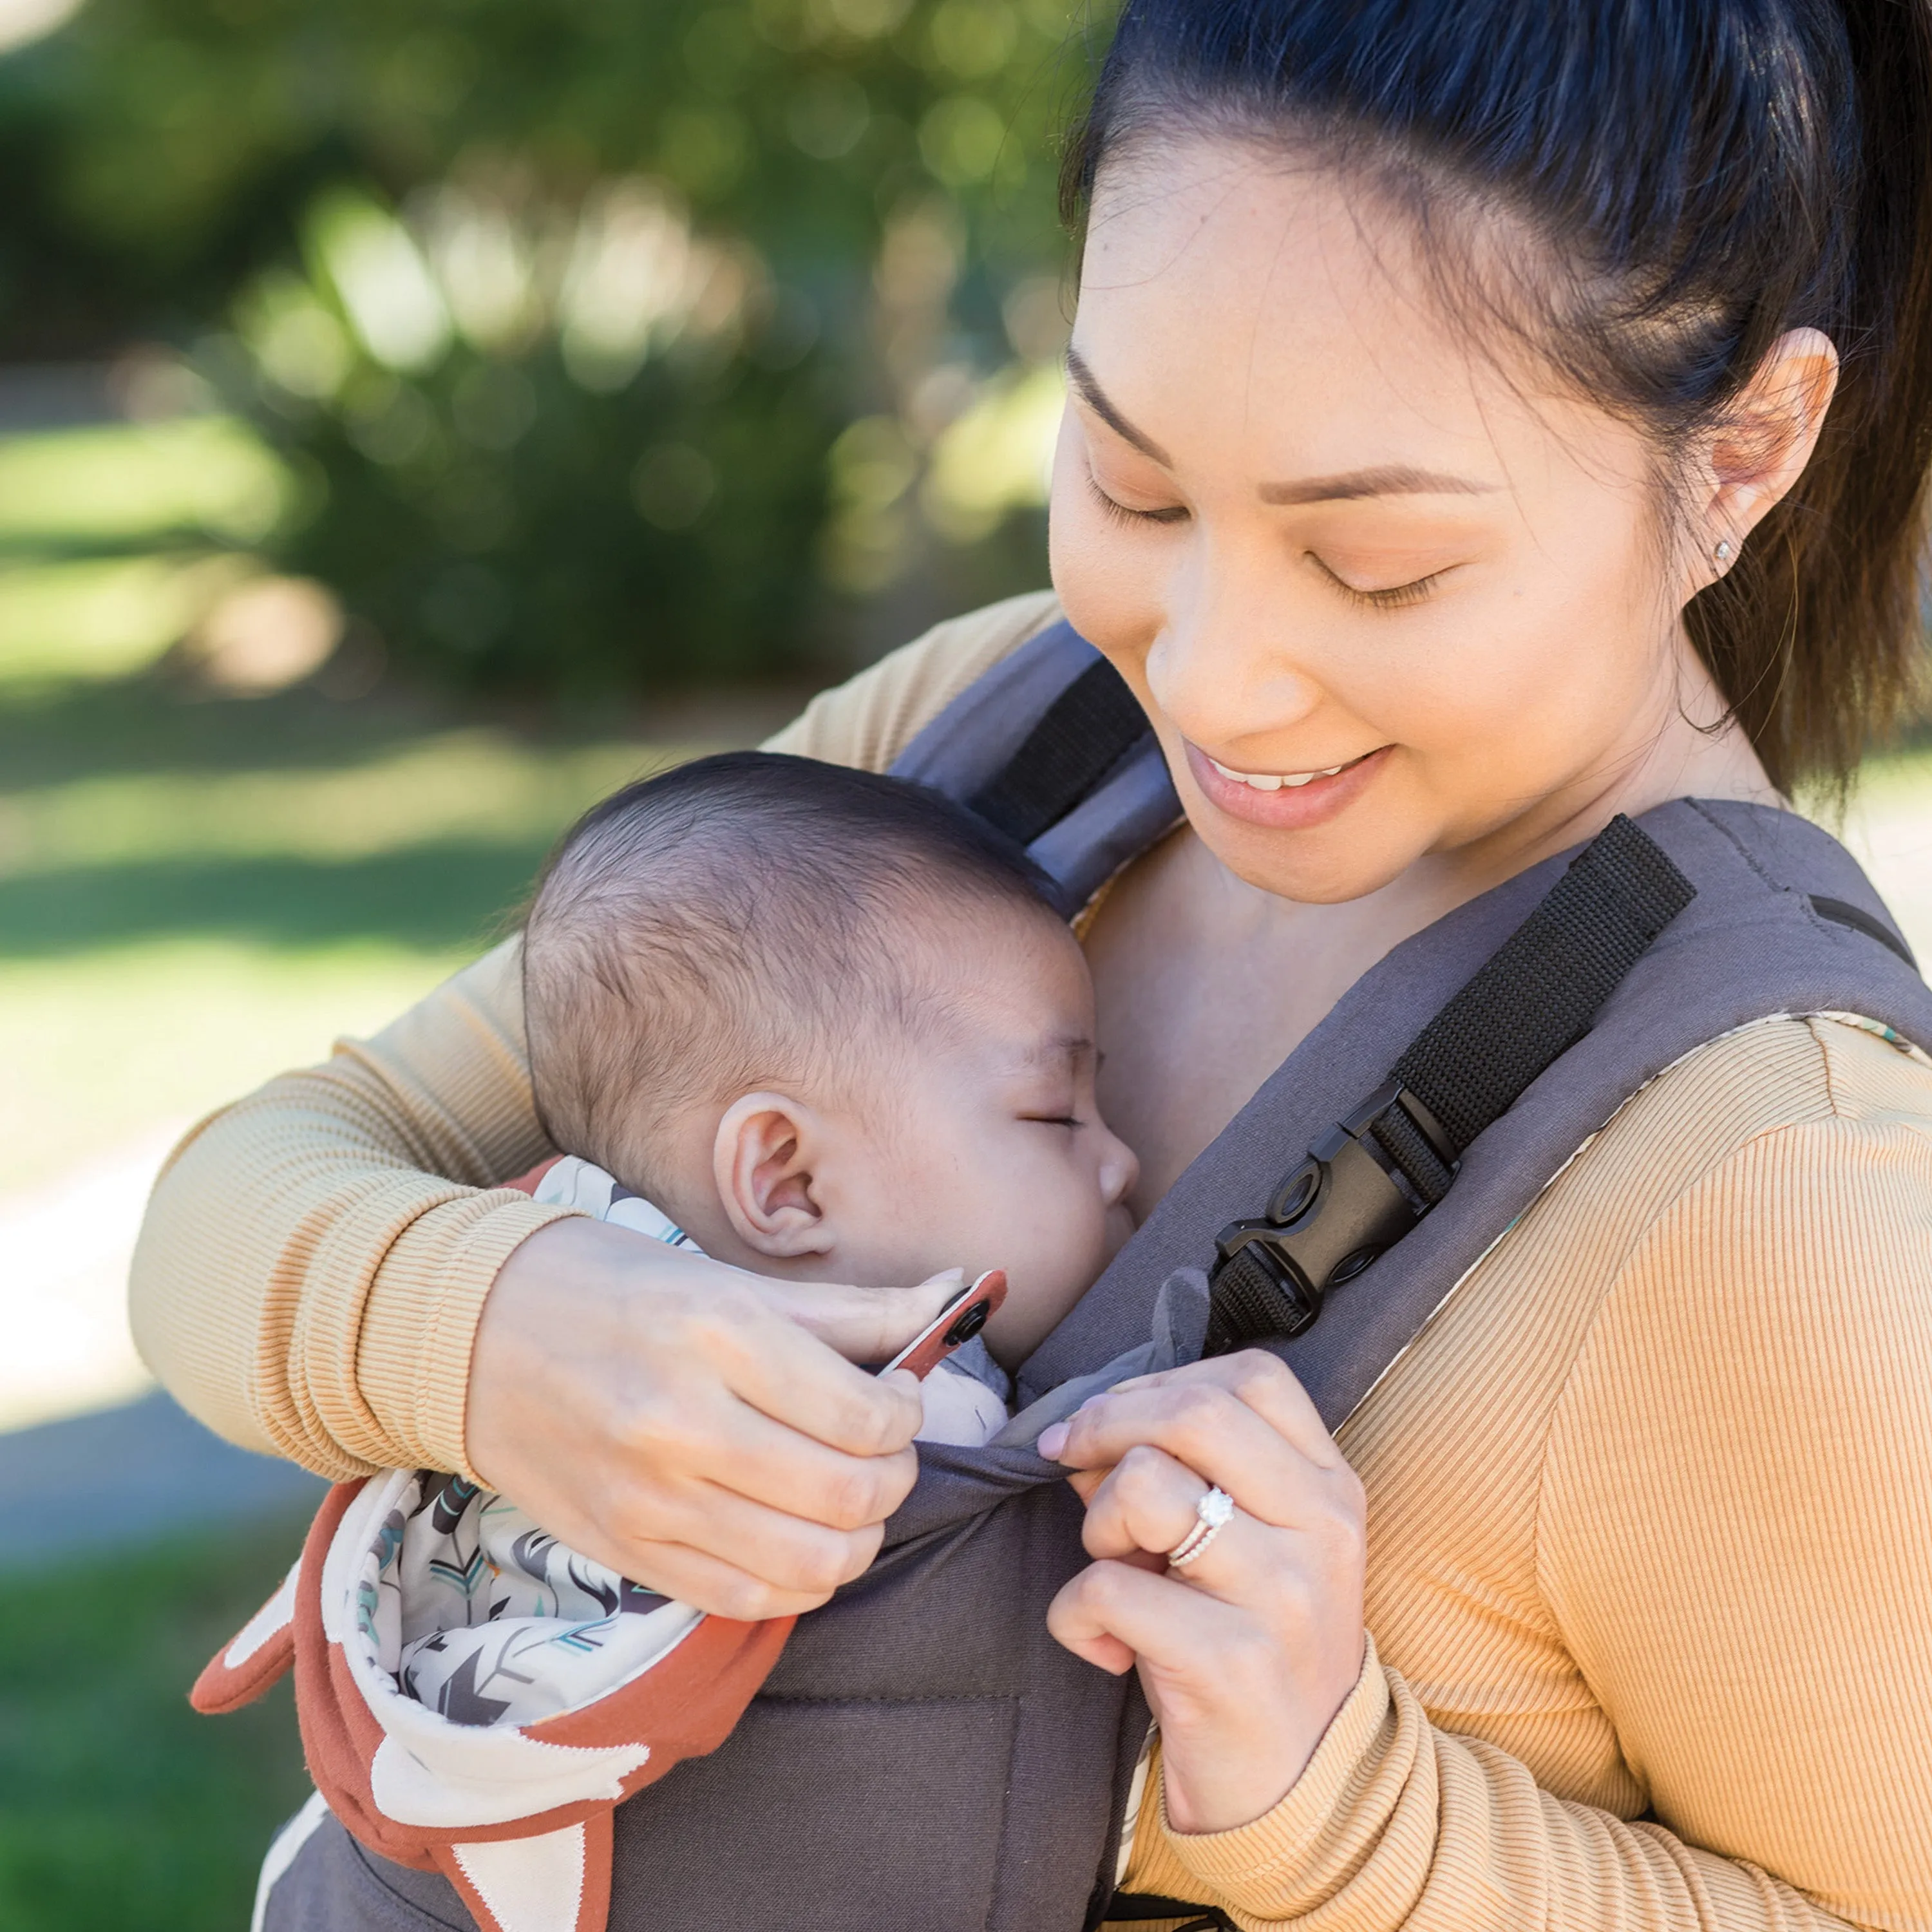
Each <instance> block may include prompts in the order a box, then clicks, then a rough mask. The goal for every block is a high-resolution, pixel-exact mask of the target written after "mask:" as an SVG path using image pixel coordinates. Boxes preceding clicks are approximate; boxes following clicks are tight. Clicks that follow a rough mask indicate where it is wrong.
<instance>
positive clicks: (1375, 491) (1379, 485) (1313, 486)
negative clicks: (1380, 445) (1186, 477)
mask: <svg viewBox="0 0 1932 1932" xmlns="http://www.w3.org/2000/svg"><path fill="white" fill-rule="evenodd" d="M1499 487H1500V485H1499V484H1494V483H1477V482H1473V481H1471V480H1470V478H1468V477H1466V476H1445V475H1442V472H1440V471H1439V470H1434V469H1411V468H1410V467H1409V466H1408V465H1407V464H1406V463H1385V464H1383V465H1382V467H1381V468H1379V469H1352V470H1350V471H1349V472H1348V473H1347V474H1346V475H1341V476H1310V477H1306V478H1303V479H1302V481H1300V482H1298V483H1264V484H1262V486H1261V488H1260V490H1259V492H1258V493H1259V496H1260V497H1261V499H1262V502H1264V503H1338V502H1347V501H1349V499H1351V498H1352V497H1356V496H1487V495H1488V494H1490V492H1491V491H1493V490H1496V489H1497V488H1499Z"/></svg>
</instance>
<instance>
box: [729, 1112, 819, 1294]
mask: <svg viewBox="0 0 1932 1932" xmlns="http://www.w3.org/2000/svg"><path fill="white" fill-rule="evenodd" d="M823 1139H824V1134H823V1123H822V1122H821V1121H820V1119H819V1117H818V1116H817V1115H816V1114H815V1113H814V1112H813V1111H812V1110H811V1109H810V1108H809V1107H806V1106H802V1105H800V1103H799V1102H797V1101H796V1100H790V1099H787V1097H785V1096H784V1094H746V1095H745V1097H744V1098H743V1099H742V1100H734V1101H733V1103H731V1105H730V1106H729V1107H728V1108H727V1109H725V1112H724V1118H723V1119H722V1120H721V1121H719V1122H718V1132H717V1135H716V1136H715V1139H713V1141H712V1148H711V1164H712V1175H713V1178H715V1181H717V1184H718V1199H719V1200H720V1201H721V1202H722V1203H723V1204H724V1212H725V1214H727V1216H728V1217H730V1223H731V1226H732V1229H733V1232H734V1233H736V1235H737V1237H738V1238H739V1240H740V1241H742V1242H743V1243H744V1244H745V1246H746V1247H748V1248H750V1249H751V1250H753V1251H754V1253H757V1254H761V1255H769V1256H772V1258H773V1259H787V1258H790V1257H795V1256H800V1255H822V1254H825V1253H829V1251H830V1249H831V1247H832V1226H831V1223H829V1221H828V1220H826V1215H825V1212H824V1210H823V1208H821V1207H820V1204H819V1202H817V1199H814V1195H813V1191H812V1177H813V1174H814V1170H815V1169H816V1168H817V1165H818V1163H819V1160H820V1157H821V1156H822V1154H823V1151H824V1150H823Z"/></svg>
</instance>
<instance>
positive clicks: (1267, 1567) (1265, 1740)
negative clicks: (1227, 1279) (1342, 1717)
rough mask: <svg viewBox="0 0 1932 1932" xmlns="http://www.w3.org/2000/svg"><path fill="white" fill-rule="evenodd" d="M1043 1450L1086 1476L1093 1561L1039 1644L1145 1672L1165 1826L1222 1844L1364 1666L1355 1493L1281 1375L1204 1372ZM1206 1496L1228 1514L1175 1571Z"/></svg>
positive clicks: (1290, 1773)
mask: <svg viewBox="0 0 1932 1932" xmlns="http://www.w3.org/2000/svg"><path fill="white" fill-rule="evenodd" d="M1063 1431H1064V1433H1063ZM1040 1449H1041V1452H1042V1453H1043V1454H1049V1455H1052V1456H1053V1457H1055V1458H1056V1459H1057V1460H1059V1461H1061V1462H1063V1463H1068V1464H1070V1465H1071V1466H1073V1468H1074V1469H1076V1470H1079V1471H1082V1472H1085V1473H1084V1474H1083V1475H1077V1476H1076V1477H1075V1478H1074V1479H1073V1480H1074V1484H1075V1487H1076V1488H1078V1489H1079V1490H1081V1492H1082V1494H1083V1496H1085V1497H1086V1499H1087V1503H1088V1509H1087V1525H1086V1545H1087V1550H1088V1555H1090V1556H1093V1557H1094V1558H1096V1559H1098V1560H1097V1561H1096V1562H1094V1564H1092V1565H1091V1566H1090V1567H1089V1568H1087V1569H1086V1570H1085V1571H1082V1573H1081V1574H1079V1576H1078V1577H1075V1578H1074V1579H1073V1581H1072V1582H1071V1583H1069V1584H1068V1585H1067V1586H1066V1588H1065V1589H1063V1590H1062V1591H1061V1592H1060V1594H1059V1595H1058V1597H1056V1598H1055V1599H1054V1602H1053V1607H1052V1610H1050V1611H1049V1613H1048V1616H1047V1626H1048V1628H1049V1629H1050V1630H1051V1631H1052V1633H1053V1634H1054V1635H1055V1637H1057V1638H1058V1639H1059V1640H1060V1641H1061V1643H1064V1645H1066V1646H1067V1649H1070V1650H1071V1651H1072V1652H1074V1654H1075V1655H1076V1656H1079V1657H1084V1658H1086V1659H1087V1660H1088V1662H1090V1663H1092V1664H1099V1665H1100V1667H1101V1668H1102V1669H1103V1670H1111V1671H1113V1672H1115V1673H1119V1672H1121V1671H1124V1670H1126V1669H1127V1667H1128V1666H1129V1665H1130V1664H1137V1665H1138V1666H1139V1669H1140V1674H1141V1682H1142V1685H1143V1686H1144V1687H1145V1690H1146V1692H1147V1697H1148V1703H1149V1704H1150V1705H1151V1706H1152V1707H1153V1709H1154V1715H1155V1717H1156V1718H1157V1719H1158V1720H1159V1721H1160V1733H1161V1766H1162V1777H1163V1782H1164V1784H1165V1787H1166V1802H1167V1815H1168V1819H1169V1823H1171V1824H1172V1826H1174V1828H1175V1830H1176V1831H1178V1832H1189V1833H1195V1832H1224V1831H1230V1830H1232V1829H1234V1828H1235V1826H1238V1825H1245V1824H1247V1823H1250V1822H1251V1821H1252V1820H1254V1819H1256V1818H1259V1817H1262V1814H1264V1813H1266V1812H1268V1811H1272V1810H1273V1809H1274V1807H1275V1806H1276V1805H1277V1804H1279V1803H1280V1802H1281V1800H1282V1799H1283V1798H1284V1797H1286V1796H1287V1795H1288V1793H1289V1790H1290V1789H1291V1788H1292V1787H1293V1785H1294V1784H1295V1781H1296V1780H1297V1779H1298V1778H1300V1777H1301V1774H1302V1772H1303V1770H1304V1768H1305V1767H1306V1766H1307V1763H1308V1760H1310V1758H1311V1757H1313V1756H1314V1754H1315V1748H1316V1745H1319V1743H1320V1742H1321V1741H1322V1733H1324V1732H1325V1730H1327V1729H1328V1726H1329V1724H1330V1722H1331V1721H1332V1720H1333V1718H1334V1716H1335V1714H1336V1712H1338V1711H1339V1710H1340V1709H1341V1708H1342V1706H1343V1704H1344V1703H1346V1701H1347V1700H1348V1697H1349V1692H1350V1691H1352V1690H1353V1689H1354V1688H1355V1683H1356V1681H1357V1679H1358V1678H1359V1677H1360V1676H1361V1670H1362V1658H1363V1654H1364V1653H1363V1645H1364V1637H1363V1628H1362V1576H1363V1569H1364V1559H1365V1554H1366V1550H1367V1535H1366V1523H1365V1518H1366V1513H1367V1512H1366V1507H1365V1505H1364V1499H1363V1495H1362V1486H1361V1483H1360V1482H1359V1481H1358V1480H1357V1478H1356V1476H1355V1472H1354V1471H1353V1470H1352V1469H1350V1468H1349V1466H1348V1464H1347V1463H1346V1462H1344V1461H1343V1458H1342V1452H1341V1451H1340V1450H1339V1449H1337V1448H1336V1446H1335V1443H1334V1439H1333V1438H1332V1437H1331V1436H1330V1435H1329V1433H1328V1430H1325V1428H1324V1427H1322V1419H1321V1418H1320V1417H1319V1415H1316V1412H1315V1406H1314V1405H1313V1403H1311V1402H1310V1400H1308V1397H1307V1395H1306V1394H1304V1392H1303V1390H1302V1387H1301V1384H1300V1383H1299V1382H1297V1381H1296V1380H1295V1377H1294V1376H1292V1375H1291V1374H1290V1373H1289V1371H1288V1370H1287V1369H1286V1368H1285V1367H1283V1365H1282V1364H1280V1362H1279V1361H1277V1360H1276V1359H1275V1358H1274V1356H1272V1355H1261V1354H1258V1353H1250V1354H1244V1355H1228V1356H1223V1357H1222V1358H1220V1359H1219V1360H1217V1361H1211V1362H1197V1363H1195V1364H1193V1365H1192V1366H1191V1367H1187V1368H1184V1369H1175V1370H1169V1372H1168V1373H1166V1374H1163V1375H1157V1376H1143V1377H1142V1378H1140V1379H1138V1380H1136V1381H1133V1382H1123V1383H1122V1384H1121V1386H1120V1387H1119V1388H1118V1389H1115V1390H1113V1391H1110V1392H1109V1394H1106V1395H1104V1396H1102V1397H1098V1398H1097V1399H1096V1400H1094V1401H1093V1402H1091V1403H1089V1404H1088V1406H1087V1407H1085V1409H1082V1410H1081V1411H1080V1412H1079V1413H1078V1414H1077V1415H1074V1416H1073V1417H1072V1418H1070V1420H1069V1421H1068V1422H1067V1423H1066V1424H1064V1425H1062V1426H1061V1429H1058V1430H1048V1431H1047V1432H1046V1434H1045V1435H1044V1436H1042V1437H1041V1439H1040ZM1210 1484H1214V1485H1217V1486H1218V1487H1220V1488H1221V1489H1223V1490H1226V1492H1227V1493H1228V1494H1229V1496H1232V1498H1233V1499H1234V1500H1235V1505H1236V1514H1235V1517H1234V1518H1233V1520H1232V1521H1230V1522H1229V1523H1228V1524H1227V1525H1226V1527H1225V1528H1224V1529H1222V1530H1221V1531H1220V1532H1219V1533H1218V1534H1217V1535H1216V1536H1215V1538H1214V1541H1213V1542H1212V1543H1211V1544H1209V1545H1208V1547H1207V1548H1206V1549H1205V1550H1203V1551H1202V1553H1201V1555H1200V1556H1199V1557H1197V1558H1196V1559H1195V1560H1194V1561H1193V1562H1192V1563H1190V1564H1189V1565H1187V1568H1185V1569H1181V1570H1169V1568H1168V1567H1167V1559H1166V1552H1167V1551H1169V1550H1172V1549H1173V1548H1175V1547H1176V1546H1177V1545H1178V1544H1179V1543H1180V1542H1181V1539H1182V1538H1184V1536H1186V1535H1187V1533H1188V1532H1189V1531H1190V1530H1191V1529H1193V1527H1194V1526H1195V1524H1196V1520H1197V1519H1196V1514H1195V1511H1196V1505H1197V1504H1198V1503H1199V1502H1200V1500H1201V1499H1202V1496H1204V1495H1205V1494H1206V1493H1207V1491H1208V1487H1209V1485H1210Z"/></svg>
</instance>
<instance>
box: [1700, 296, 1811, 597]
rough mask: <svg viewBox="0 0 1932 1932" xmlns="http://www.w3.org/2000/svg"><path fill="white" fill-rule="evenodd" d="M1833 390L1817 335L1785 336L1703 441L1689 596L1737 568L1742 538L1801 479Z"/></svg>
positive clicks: (1806, 331)
mask: <svg viewBox="0 0 1932 1932" xmlns="http://www.w3.org/2000/svg"><path fill="white" fill-rule="evenodd" d="M1837 389H1838V350H1836V349H1835V347H1833V346H1832V339H1831V338H1830V337H1829V336H1828V335H1824V334H1823V333H1821V332H1820V331H1819V330H1817V329H1789V330H1787V332H1785V333H1784V335H1781V336H1780V337H1779V338H1778V340H1777V341H1775V342H1774V343H1773V344H1772V345H1771V348H1770V350H1769V353H1767V354H1766V356H1765V359H1764V360H1763V362H1760V364H1759V365H1758V366H1757V374H1755V375H1754V376H1753V377H1752V378H1751V380H1750V381H1749V382H1748V383H1746V384H1745V386H1744V388H1743V389H1742V391H1741V392H1739V395H1738V397H1737V399H1736V401H1734V402H1733V404H1731V406H1730V408H1729V409H1728V410H1727V411H1726V412H1725V413H1724V420H1723V422H1721V423H1720V424H1719V425H1718V426H1717V427H1716V428H1715V429H1714V430H1713V431H1711V432H1710V434H1709V436H1708V437H1707V438H1706V442H1705V445H1704V449H1703V455H1702V461H1701V463H1700V469H1701V471H1702V474H1701V475H1700V477H1699V478H1698V488H1697V497H1698V498H1699V499H1701V500H1700V502H1699V503H1698V505H1697V507H1698V509H1699V511H1700V514H1699V516H1698V517H1697V520H1696V521H1695V523H1694V528H1696V529H1698V530H1699V531H1700V533H1701V536H1702V539H1703V553H1702V556H1701V557H1694V558H1692V559H1691V578H1692V581H1691V586H1690V587H1691V591H1692V592H1693V593H1694V592H1697V591H1698V590H1701V589H1703V587H1704V586H1705V585H1706V584H1707V583H1714V582H1715V580H1717V579H1718V577H1722V576H1723V575H1724V573H1725V571H1727V570H1728V569H1729V568H1730V566H1731V565H1732V564H1733V562H1736V559H1737V554H1738V552H1739V550H1740V549H1742V547H1743V545H1744V541H1745V538H1746V537H1747V536H1748V535H1750V534H1751V532H1752V530H1754V529H1756V528H1757V524H1758V521H1759V520H1760V518H1761V517H1763V515H1764V514H1766V511H1769V509H1770V508H1772V505H1774V504H1775V503H1776V502H1778V499H1780V498H1781V497H1782V496H1784V494H1785V493H1786V492H1787V490H1790V487H1792V485H1793V484H1794V483H1796V481H1798V479H1799V477H1800V476H1802V475H1803V474H1804V473H1805V465H1806V464H1807V463H1809V462H1810V461H1811V452H1813V450H1814V449H1817V446H1818V438H1819V435H1820V433H1821V432H1822V431H1823V429H1824V427H1825V414H1826V411H1827V410H1829V409H1830V407H1832V395H1833V394H1834V392H1835V391H1836V390H1837Z"/></svg>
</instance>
